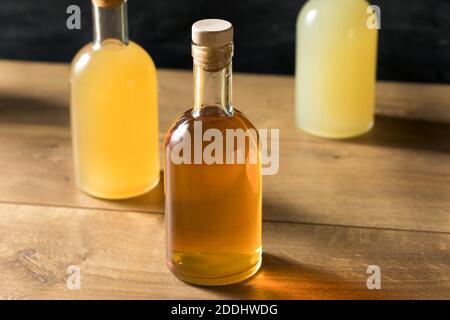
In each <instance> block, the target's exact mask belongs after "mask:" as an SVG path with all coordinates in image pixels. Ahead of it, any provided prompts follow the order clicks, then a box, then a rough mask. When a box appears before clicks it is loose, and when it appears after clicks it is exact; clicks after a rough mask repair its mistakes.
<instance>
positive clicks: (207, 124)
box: [165, 107, 257, 144]
mask: <svg viewBox="0 0 450 320" xmlns="http://www.w3.org/2000/svg"><path fill="white" fill-rule="evenodd" d="M199 124H200V125H201V129H202V131H203V132H205V130H208V129H216V130H219V131H221V132H222V133H225V132H226V130H229V129H231V130H239V129H240V130H243V131H244V132H246V131H248V130H254V131H255V133H256V134H257V129H256V127H255V126H254V125H253V124H252V123H251V121H250V120H249V119H248V118H247V116H246V115H245V114H244V113H242V112H241V111H239V110H237V109H234V111H233V115H231V116H230V115H227V114H226V113H225V112H224V111H222V110H221V108H219V107H203V108H202V111H201V112H200V115H198V116H195V117H194V115H193V109H189V110H187V111H185V112H184V113H183V114H181V115H180V116H179V117H177V118H176V119H175V120H174V121H173V123H172V125H171V126H170V128H169V130H168V132H167V134H166V139H165V142H166V144H168V143H171V142H174V140H176V141H178V140H179V139H180V138H181V137H183V136H184V135H185V134H186V133H189V134H191V135H192V134H193V133H194V129H195V127H196V126H197V127H198V126H199Z"/></svg>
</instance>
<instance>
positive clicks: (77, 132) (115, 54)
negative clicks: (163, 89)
mask: <svg viewBox="0 0 450 320" xmlns="http://www.w3.org/2000/svg"><path fill="white" fill-rule="evenodd" d="M92 2H93V5H92V10H93V20H94V41H93V42H92V43H89V44H88V45H86V46H85V47H84V48H83V49H81V50H80V51H79V52H78V54H77V55H76V56H75V58H74V60H73V62H72V66H71V75H70V84H71V120H72V137H73V151H74V160H75V169H76V181H77V185H78V187H79V188H80V189H81V190H83V191H85V192H86V193H88V194H90V195H92V196H95V197H99V198H107V199H122V198H129V197H133V196H137V195H140V194H143V193H145V192H146V191H148V190H150V189H151V188H153V187H154V186H156V185H157V183H158V181H159V176H160V173H159V147H158V110H157V88H156V86H157V85H156V69H155V65H154V63H153V61H152V59H151V58H150V56H149V55H148V54H147V52H145V50H144V49H142V48H141V47H140V46H138V45H137V44H136V43H134V42H131V41H129V39H128V23H127V3H126V0H92Z"/></svg>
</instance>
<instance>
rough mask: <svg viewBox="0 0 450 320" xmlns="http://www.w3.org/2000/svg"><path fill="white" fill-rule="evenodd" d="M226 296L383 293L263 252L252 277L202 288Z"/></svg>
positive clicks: (311, 296)
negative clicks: (261, 259) (230, 283)
mask: <svg viewBox="0 0 450 320" xmlns="http://www.w3.org/2000/svg"><path fill="white" fill-rule="evenodd" d="M202 289H203V290H205V291H209V292H214V293H216V294H218V295H219V296H220V298H225V299H256V300H260V299H273V300H293V299H295V300H297V299H381V298H382V293H380V292H373V291H369V290H368V289H366V288H364V286H361V283H360V282H358V283H356V284H355V283H354V282H351V281H345V280H343V279H342V278H341V277H340V276H339V275H336V274H333V273H329V272H325V271H322V270H318V269H314V268H312V267H310V266H306V265H303V264H301V263H299V262H297V261H293V260H291V259H287V258H284V257H280V256H277V255H274V254H270V253H265V254H264V255H263V265H262V267H261V269H260V271H259V272H258V273H257V274H256V275H255V276H253V277H252V278H250V279H248V280H246V281H244V282H241V283H239V284H235V285H229V286H222V287H202Z"/></svg>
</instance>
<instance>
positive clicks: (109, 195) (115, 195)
mask: <svg viewBox="0 0 450 320" xmlns="http://www.w3.org/2000/svg"><path fill="white" fill-rule="evenodd" d="M159 180H160V176H159V175H158V178H157V179H156V180H155V181H154V182H153V183H152V184H150V185H149V186H148V187H146V188H145V189H140V190H138V191H132V192H127V193H104V192H97V191H94V190H91V189H89V188H85V187H82V186H81V185H80V183H77V187H78V189H80V190H81V191H83V192H84V193H86V194H87V195H89V196H91V197H94V198H98V199H104V200H124V199H129V198H135V197H138V196H141V195H143V194H145V193H147V192H149V191H151V190H153V189H154V188H155V187H156V186H157V185H158V184H159Z"/></svg>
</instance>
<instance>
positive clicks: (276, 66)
mask: <svg viewBox="0 0 450 320" xmlns="http://www.w3.org/2000/svg"><path fill="white" fill-rule="evenodd" d="M329 1H335V0H329ZM304 2H305V1H304V0H229V1H223V0H222V1H212V0H129V6H128V8H129V24H130V38H131V39H132V40H134V41H135V42H138V43H139V44H141V45H142V46H143V47H144V48H145V49H147V50H148V51H149V52H150V54H151V55H152V57H153V59H154V60H155V63H156V64H157V66H159V67H169V68H184V69H188V68H191V65H192V60H191V56H190V27H191V24H192V23H193V22H195V21H196V20H198V19H203V18H223V19H227V20H230V21H231V22H232V23H233V24H234V26H235V29H236V33H235V43H236V59H235V60H234V69H235V70H236V71H243V72H256V73H278V74H293V73H294V65H295V23H296V17H297V14H298V12H299V10H300V8H301V7H302V5H303V3H304ZM371 3H372V4H376V5H379V6H380V7H381V27H382V28H381V30H380V39H379V59H378V78H379V79H383V80H398V81H415V82H440V83H450V0H373V1H371ZM70 4H77V5H79V6H80V7H81V8H82V28H81V30H73V31H70V30H68V29H67V28H66V19H67V17H68V15H67V14H66V8H67V7H68V6H69V5H70ZM91 27H92V23H91V9H90V1H89V0H39V1H36V0H0V59H27V60H44V61H58V62H61V61H62V62H69V61H70V60H71V58H72V57H73V56H74V54H75V53H76V52H77V50H78V49H80V48H81V47H82V46H83V45H84V44H85V43H87V42H89V41H91V39H92V32H91ZM0 72H1V70H0Z"/></svg>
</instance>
